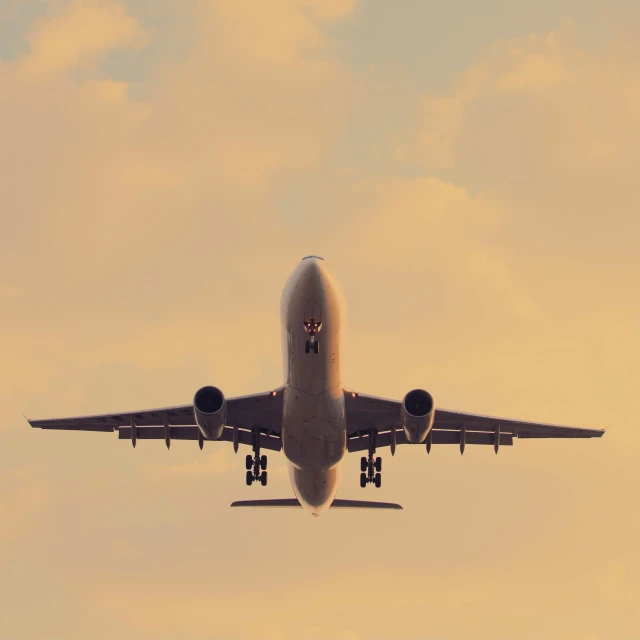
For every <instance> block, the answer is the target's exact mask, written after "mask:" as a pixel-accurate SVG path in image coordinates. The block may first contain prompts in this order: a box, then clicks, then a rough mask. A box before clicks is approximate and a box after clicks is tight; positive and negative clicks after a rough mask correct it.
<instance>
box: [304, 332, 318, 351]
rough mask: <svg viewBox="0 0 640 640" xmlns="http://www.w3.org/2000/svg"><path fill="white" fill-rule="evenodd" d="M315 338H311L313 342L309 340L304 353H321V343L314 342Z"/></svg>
mask: <svg viewBox="0 0 640 640" xmlns="http://www.w3.org/2000/svg"><path fill="white" fill-rule="evenodd" d="M314 338H315V336H311V340H307V342H306V343H305V345H304V352H305V353H309V352H310V351H313V353H320V343H319V342H317V341H316V340H314Z"/></svg>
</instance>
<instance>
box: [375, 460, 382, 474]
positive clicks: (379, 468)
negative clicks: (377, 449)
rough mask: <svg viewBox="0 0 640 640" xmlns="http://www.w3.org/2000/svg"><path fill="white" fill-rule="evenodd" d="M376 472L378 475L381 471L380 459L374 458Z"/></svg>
mask: <svg viewBox="0 0 640 640" xmlns="http://www.w3.org/2000/svg"><path fill="white" fill-rule="evenodd" d="M376 471H377V472H378V473H380V471H382V458H376Z"/></svg>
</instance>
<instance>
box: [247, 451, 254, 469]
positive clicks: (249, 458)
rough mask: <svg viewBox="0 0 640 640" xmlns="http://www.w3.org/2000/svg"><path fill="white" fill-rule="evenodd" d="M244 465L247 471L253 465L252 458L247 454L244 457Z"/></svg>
mask: <svg viewBox="0 0 640 640" xmlns="http://www.w3.org/2000/svg"><path fill="white" fill-rule="evenodd" d="M245 467H246V469H247V471H249V470H250V469H251V468H252V467H253V458H252V457H251V456H250V455H248V454H247V457H246V459H245Z"/></svg>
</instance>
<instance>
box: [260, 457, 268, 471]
mask: <svg viewBox="0 0 640 640" xmlns="http://www.w3.org/2000/svg"><path fill="white" fill-rule="evenodd" d="M260 468H261V469H262V470H263V471H264V470H265V469H266V468H267V456H262V457H261V458H260Z"/></svg>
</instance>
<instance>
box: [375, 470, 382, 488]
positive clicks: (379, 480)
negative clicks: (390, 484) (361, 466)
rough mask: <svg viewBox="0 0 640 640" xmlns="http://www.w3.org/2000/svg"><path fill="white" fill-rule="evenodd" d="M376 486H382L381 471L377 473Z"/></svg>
mask: <svg viewBox="0 0 640 640" xmlns="http://www.w3.org/2000/svg"><path fill="white" fill-rule="evenodd" d="M375 483H376V488H377V489H379V488H380V487H381V486H382V476H381V475H380V474H379V473H376V479H375Z"/></svg>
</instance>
